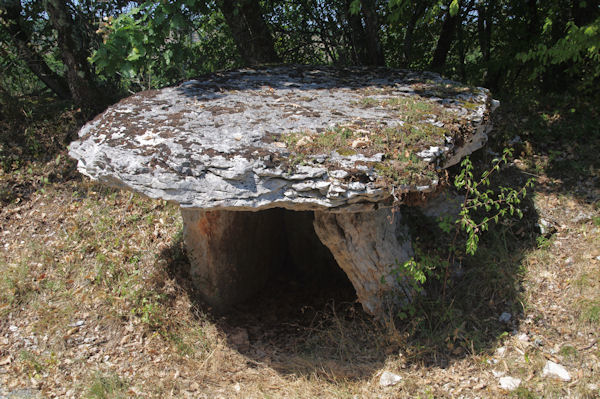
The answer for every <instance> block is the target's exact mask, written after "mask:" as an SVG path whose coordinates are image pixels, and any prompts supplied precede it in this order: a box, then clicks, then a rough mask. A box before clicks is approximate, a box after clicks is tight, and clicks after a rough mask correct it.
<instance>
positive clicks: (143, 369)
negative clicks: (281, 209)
mask: <svg viewBox="0 0 600 399" xmlns="http://www.w3.org/2000/svg"><path fill="white" fill-rule="evenodd" d="M509 116H510V115H509ZM509 116H508V117H509ZM508 117H507V118H508ZM500 128H501V129H502V126H501V127H500ZM523 147H524V148H523V155H522V157H521V159H520V161H521V162H518V163H517V166H520V167H521V169H524V170H525V171H527V172H531V173H536V174H538V175H540V176H542V177H543V179H541V180H542V183H541V184H540V185H538V187H537V190H536V194H535V197H534V200H533V202H532V203H529V204H528V206H529V207H530V209H529V211H528V217H527V218H526V219H525V220H523V221H522V222H520V223H518V224H516V225H511V226H500V227H497V228H495V229H494V231H493V232H492V233H490V234H488V235H487V236H485V237H483V238H482V242H481V252H480V253H479V254H478V255H477V257H475V258H471V259H465V261H464V275H463V277H462V278H458V277H457V278H456V279H455V281H454V286H453V287H452V288H451V292H450V293H449V294H448V300H447V301H446V302H444V303H441V302H440V300H439V298H435V297H432V296H430V297H427V298H425V299H424V300H423V303H422V304H420V305H419V306H421V311H420V312H418V314H417V316H416V317H415V318H414V319H412V320H409V321H405V322H401V321H396V323H395V325H394V324H389V325H386V326H381V325H379V324H377V323H375V322H374V321H372V320H371V319H370V318H369V317H368V316H366V315H365V314H364V313H363V312H362V310H361V309H360V308H359V307H358V306H357V304H356V303H353V301H352V297H351V295H350V296H349V295H348V292H347V291H346V290H345V289H343V288H339V289H337V290H332V289H330V290H329V291H328V289H327V287H326V286H325V287H313V288H309V287H305V286H304V287H303V286H301V285H294V284H292V283H293V282H292V283H290V282H289V281H288V282H287V283H286V282H285V281H280V282H279V283H281V287H280V288H278V289H277V288H273V289H272V290H269V291H267V292H265V293H264V295H263V296H261V297H259V298H257V299H256V300H255V301H254V302H252V303H249V304H247V305H246V306H244V307H240V308H239V309H237V310H236V311H234V312H232V313H231V314H229V315H227V316H224V317H221V316H218V315H214V314H212V313H211V312H210V310H209V309H207V308H206V307H204V305H203V304H202V303H200V302H199V301H198V300H197V299H196V298H195V296H194V292H193V289H192V288H191V287H189V284H188V282H187V279H186V274H185V269H186V265H187V261H186V259H185V253H184V250H183V248H182V243H181V218H180V215H179V212H178V209H177V207H176V206H174V205H171V204H166V203H164V202H162V201H153V200H148V199H144V198H141V197H139V196H137V195H132V194H130V193H128V192H123V191H116V190H112V189H107V188H105V187H102V186H99V185H96V184H94V183H91V182H89V181H87V180H86V179H82V178H81V177H79V176H78V175H77V174H76V173H75V171H74V165H73V163H72V162H71V161H69V160H67V159H66V156H65V152H64V150H60V149H57V150H56V152H51V153H50V154H49V155H48V156H46V157H43V159H41V160H40V159H39V155H36V156H34V155H32V156H31V158H30V159H29V160H28V161H26V162H24V163H22V164H21V165H17V166H16V167H15V168H4V172H2V175H0V182H1V185H2V187H13V188H19V187H20V188H22V189H21V190H18V189H15V190H4V191H3V193H4V194H3V195H4V197H3V198H2V199H1V200H2V207H1V208H0V221H1V223H0V226H1V227H0V395H1V394H2V393H3V390H6V391H8V390H11V391H14V390H18V389H31V390H32V392H34V393H38V394H39V395H41V396H44V397H90V398H118V397H157V398H158V397H160V398H163V397H194V398H198V397H200V398H203V397H204V398H215V397H222V398H235V397H240V398H242V397H243V398H288V397H292V398H293V397H298V398H309V397H310V398H312V397H323V398H363V397H365V398H369V397H373V398H375V397H376V398H398V397H406V398H416V397H420V398H433V397H461V396H462V397H506V396H510V395H512V396H514V397H519V398H541V397H575V398H586V397H589V398H592V397H598V396H599V395H600V391H598V381H600V343H598V339H599V338H600V334H599V331H600V320H599V318H600V309H599V307H600V289H599V288H600V260H599V259H600V258H599V257H600V252H599V248H600V226H599V223H598V216H599V209H598V202H597V199H596V200H594V201H596V202H594V201H590V200H589V198H588V197H586V195H585V193H588V194H590V190H592V192H591V194H590V195H595V194H594V193H593V190H594V186H589V185H586V184H585V180H587V179H588V178H589V175H586V179H584V181H583V183H582V184H583V188H582V189H581V190H582V191H576V190H573V191H571V190H570V189H568V190H567V189H564V187H565V186H563V185H561V184H560V182H557V180H560V179H561V175H560V174H557V173H554V170H553V169H551V167H552V165H553V163H552V162H547V161H548V159H547V153H543V152H542V151H539V150H536V149H533V150H531V152H528V151H529V150H528V149H527V147H526V146H525V145H524V146H523ZM59 154H60V155H61V157H60V158H58V155H59ZM540 154H541V155H540ZM534 156H535V157H534ZM36 157H37V158H36ZM536 157H537V158H536ZM544 157H546V158H544ZM536 159H537V160H538V161H539V162H538V161H536ZM542 161H544V162H545V163H544V162H542ZM542 163H543V165H542V166H539V165H541V164H542ZM29 169H30V170H31V171H30V172H29ZM512 173H515V176H516V175H518V174H519V173H520V172H519V171H518V170H517V169H515V170H513V172H512ZM590 173H597V172H594V170H593V169H592V172H590ZM48 177H50V178H48ZM509 177H510V176H509ZM44 178H46V179H44ZM510 178H511V179H513V180H514V179H516V178H515V177H514V176H512V177H510ZM586 187H587V191H586ZM24 188H26V189H24ZM582 193H583V194H582ZM579 215H584V217H579ZM538 217H539V218H542V219H544V220H548V221H550V222H551V224H552V225H553V226H554V228H555V231H554V232H552V233H548V234H547V235H546V236H545V237H544V236H540V235H538V234H537V233H535V226H534V225H535V223H536V220H537V218H538ZM540 237H541V238H540ZM286 284H288V285H286ZM329 288H331V287H329ZM435 289H436V287H435V285H433V286H431V287H429V290H430V292H433V293H434V292H436V291H435ZM427 301H429V302H427ZM503 311H508V312H511V314H512V315H513V318H512V320H511V321H510V323H508V324H503V323H500V322H499V321H498V316H499V315H500V313H502V312H503ZM498 348H504V350H500V351H498V350H497V349H498ZM502 351H503V352H502ZM548 359H551V360H554V361H556V362H558V363H560V364H562V365H563V366H565V367H566V368H567V369H568V371H569V372H570V374H571V377H572V379H571V381H570V382H561V381H558V380H553V379H550V378H546V377H543V376H542V368H543V366H544V364H545V362H546V360H548ZM384 370H386V371H391V372H394V373H397V374H399V375H401V376H402V378H403V380H402V381H401V382H400V383H399V384H397V385H395V386H393V387H388V388H383V387H381V386H380V385H379V375H380V373H381V372H382V371H384ZM494 373H504V374H505V375H510V376H513V377H518V378H521V380H522V383H521V387H520V388H519V389H518V390H517V391H514V392H512V393H508V392H506V391H503V390H502V389H501V388H500V386H499V383H498V377H497V376H496V375H495V374H494Z"/></svg>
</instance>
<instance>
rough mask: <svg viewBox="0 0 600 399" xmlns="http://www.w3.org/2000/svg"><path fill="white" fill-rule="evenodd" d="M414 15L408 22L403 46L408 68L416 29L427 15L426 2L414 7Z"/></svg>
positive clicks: (418, 3)
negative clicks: (425, 14)
mask: <svg viewBox="0 0 600 399" xmlns="http://www.w3.org/2000/svg"><path fill="white" fill-rule="evenodd" d="M413 9H414V11H413V13H412V15H411V17H410V20H409V21H408V25H407V26H406V34H405V35H404V44H403V46H402V51H403V53H404V62H405V64H406V66H409V65H410V62H411V59H412V43H413V35H414V32H415V27H416V26H417V22H418V21H419V19H420V18H421V17H422V16H423V14H424V13H425V10H426V9H427V4H426V3H425V2H424V1H417V2H416V4H415V5H413Z"/></svg>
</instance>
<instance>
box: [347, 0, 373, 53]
mask: <svg viewBox="0 0 600 399" xmlns="http://www.w3.org/2000/svg"><path fill="white" fill-rule="evenodd" d="M351 3H352V0H346V4H345V9H344V11H345V16H346V20H347V21H348V25H349V27H350V35H349V36H350V43H351V45H352V50H353V51H352V52H353V55H354V61H355V63H357V64H366V63H367V62H368V54H367V43H366V34H365V30H364V28H363V25H362V21H361V17H360V14H354V13H352V12H351V11H350V4H351Z"/></svg>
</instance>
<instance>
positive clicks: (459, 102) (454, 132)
mask: <svg viewBox="0 0 600 399" xmlns="http://www.w3.org/2000/svg"><path fill="white" fill-rule="evenodd" d="M494 106H495V101H494V100H492V98H491V96H490V93H489V92H488V91H487V90H486V89H483V88H475V87H468V86H465V85H462V84H460V83H457V82H454V81H450V80H447V79H444V78H442V77H440V76H439V75H437V74H434V73H429V72H423V73H417V72H411V71H406V70H397V69H386V68H360V67H355V68H333V67H312V66H298V65H292V66H273V67H264V68H256V69H239V70H234V71H228V72H219V73H213V74H210V75H205V76H201V77H199V78H197V79H196V80H190V81H186V82H183V83H181V84H179V85H177V86H174V87H167V88H163V89H160V90H149V91H143V92H140V93H137V94H135V95H132V96H131V97H128V98H125V99H123V100H122V101H120V102H118V103H117V104H115V105H113V106H111V107H109V108H108V109H107V110H106V111H105V112H103V113H102V114H100V115H98V116H97V117H96V118H95V119H94V120H92V121H90V122H89V123H87V124H86V125H85V126H84V127H83V128H82V129H81V131H80V132H79V139H78V140H77V141H75V142H73V143H72V144H71V146H70V151H69V155H70V156H71V157H73V158H75V159H76V160H77V161H78V165H77V167H78V170H79V171H80V172H81V173H83V174H84V175H86V176H89V177H90V178H91V179H93V180H96V181H99V182H102V183H105V184H108V185H110V186H114V187H120V188H127V189H129V190H133V191H135V192H138V193H141V194H143V195H146V196H148V197H150V198H161V199H164V200H167V201H171V202H175V203H177V204H179V206H180V208H181V214H182V217H183V227H184V231H183V233H184V234H183V235H184V242H185V245H186V248H187V254H188V257H189V260H190V264H191V267H190V270H191V272H190V276H191V278H192V279H193V283H194V286H195V287H196V288H197V289H198V291H199V293H200V295H201V296H202V298H203V299H204V300H205V301H206V302H207V303H208V304H210V305H211V306H213V307H214V308H215V309H217V310H226V309H227V308H229V307H231V306H232V305H235V304H236V303H238V302H240V301H244V300H246V299H247V298H249V297H250V296H252V295H253V294H255V293H257V292H258V291H260V290H261V289H262V288H263V287H264V285H265V283H266V281H267V278H268V277H269V275H270V273H272V271H273V270H275V269H274V268H276V267H277V265H278V264H281V262H283V261H284V259H285V258H286V253H287V254H288V256H287V258H288V259H289V258H292V259H294V258H296V256H295V255H297V258H301V259H302V260H303V261H304V262H309V263H311V262H312V263H314V267H319V265H318V262H319V259H320V258H322V251H323V248H325V247H326V249H325V250H326V251H327V249H328V251H330V254H328V255H333V258H335V262H336V263H337V264H338V265H339V267H340V268H341V269H342V270H343V271H344V272H345V273H346V275H347V276H348V279H349V280H350V281H351V282H352V284H353V286H354V288H355V289H356V294H357V297H358V301H360V303H361V304H362V306H363V308H364V310H365V311H366V312H367V313H369V314H371V315H374V316H376V317H382V316H384V315H385V314H386V312H388V311H389V310H390V309H391V308H392V307H393V306H394V304H395V303H397V301H398V298H399V295H398V292H400V290H406V289H407V288H408V287H410V284H408V283H407V281H406V278H408V277H407V276H403V275H399V274H398V270H399V269H400V268H399V265H402V264H403V263H404V262H406V261H407V260H409V259H410V258H411V257H412V256H413V249H412V245H411V237H410V234H409V231H408V228H407V226H406V223H405V220H404V219H403V216H402V211H401V210H400V207H399V206H398V205H400V204H405V205H409V206H411V205H415V206H416V205H418V206H425V207H427V204H428V201H429V200H430V199H431V198H433V197H436V196H438V195H439V193H440V192H441V191H443V188H444V184H443V183H442V182H443V176H444V175H445V173H446V172H445V169H446V168H448V167H450V166H452V165H455V164H457V163H458V162H459V161H460V160H461V158H463V157H464V156H465V155H467V154H470V153H471V152H473V151H474V150H476V149H478V148H480V147H482V146H483V144H484V143H485V142H486V139H487V133H488V132H489V131H490V129H491V123H490V113H491V111H492V110H493V108H494ZM323 245H324V247H323Z"/></svg>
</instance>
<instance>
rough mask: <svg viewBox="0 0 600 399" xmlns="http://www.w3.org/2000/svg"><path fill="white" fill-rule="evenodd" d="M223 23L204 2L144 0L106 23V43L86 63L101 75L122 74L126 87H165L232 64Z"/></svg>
mask: <svg viewBox="0 0 600 399" xmlns="http://www.w3.org/2000/svg"><path fill="white" fill-rule="evenodd" d="M224 24H225V22H224V20H223V17H222V15H221V14H220V13H219V12H218V11H217V10H216V9H214V8H213V9H210V8H209V6H208V5H206V4H204V3H203V2H197V1H192V0H186V1H175V2H151V1H148V2H145V3H142V4H141V5H140V6H139V7H136V8H133V9H132V10H130V11H129V12H127V13H125V14H121V15H119V16H117V17H116V18H109V19H108V20H107V21H106V23H104V25H103V27H102V29H101V31H102V33H103V35H104V41H103V43H102V45H100V47H99V48H98V49H97V50H96V51H95V52H94V54H93V55H92V57H91V58H90V61H91V62H92V63H93V64H94V65H95V67H96V69H97V71H98V72H99V73H100V74H101V76H104V77H105V78H108V77H110V76H111V75H115V74H116V75H118V76H120V80H121V82H122V84H123V85H124V86H125V88H134V89H135V88H141V89H148V88H154V87H160V86H164V85H167V84H169V83H173V82H175V81H177V80H180V79H182V78H189V77H192V76H194V75H197V74H200V73H205V72H209V71H213V70H215V69H217V68H227V67H232V66H234V65H235V63H236V62H237V59H236V58H235V56H234V50H233V42H232V40H231V38H230V37H229V36H228V35H227V34H226V28H225V26H224Z"/></svg>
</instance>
